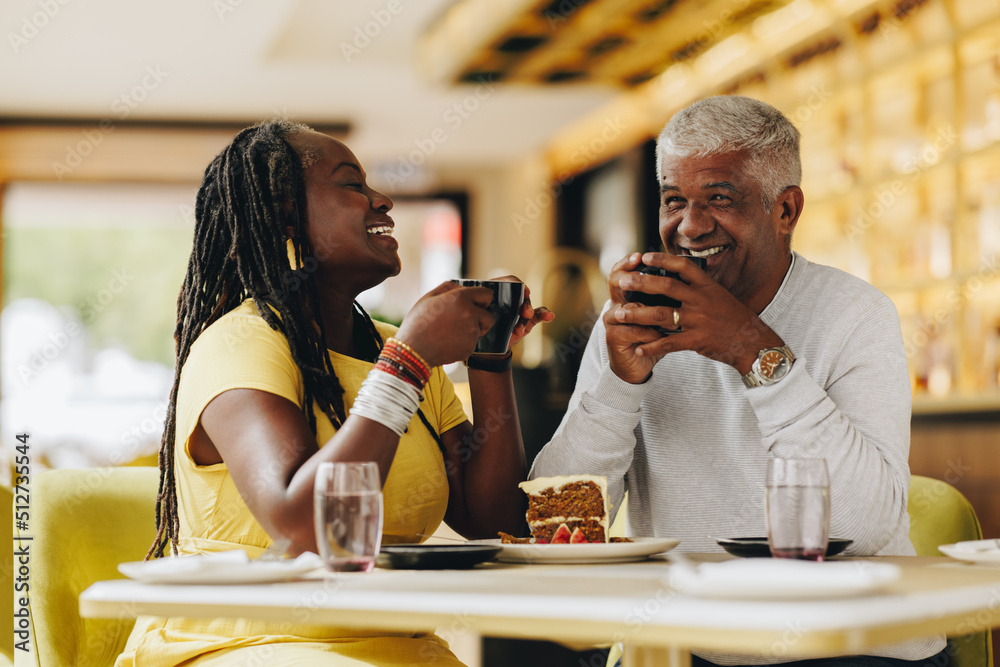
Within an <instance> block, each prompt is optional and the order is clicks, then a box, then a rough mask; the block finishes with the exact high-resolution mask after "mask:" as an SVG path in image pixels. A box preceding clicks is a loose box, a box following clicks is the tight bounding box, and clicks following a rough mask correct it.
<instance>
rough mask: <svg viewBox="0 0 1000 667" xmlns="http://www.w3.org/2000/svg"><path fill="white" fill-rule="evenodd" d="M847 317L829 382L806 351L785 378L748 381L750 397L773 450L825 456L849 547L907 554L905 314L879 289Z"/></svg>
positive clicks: (834, 512)
mask: <svg viewBox="0 0 1000 667" xmlns="http://www.w3.org/2000/svg"><path fill="white" fill-rule="evenodd" d="M840 322H843V323H846V324H845V326H843V332H844V333H843V335H842V336H840V338H839V340H838V339H837V338H836V337H834V338H833V339H831V340H830V342H829V344H830V345H831V346H833V347H832V349H831V350H830V351H829V352H830V353H832V354H833V356H834V359H835V361H834V363H833V365H832V367H831V370H830V374H829V377H828V378H826V380H825V381H824V384H825V386H821V384H820V383H818V382H817V381H816V380H815V379H814V378H812V377H811V376H810V375H809V373H808V372H807V370H806V369H807V360H806V359H797V360H796V363H795V364H794V365H793V366H792V369H791V371H790V372H789V374H788V376H787V377H786V378H785V379H784V380H783V381H782V382H779V383H778V384H775V385H771V386H764V387H756V388H754V389H749V390H747V392H746V395H747V399H748V401H749V402H750V405H751V406H752V407H753V410H754V412H755V413H756V415H757V418H758V422H759V425H760V432H761V439H762V445H763V446H764V447H765V449H767V450H768V451H769V452H770V453H771V454H772V455H774V456H777V457H787V458H823V459H826V462H827V466H828V468H829V472H830V506H831V517H830V531H831V532H830V534H831V535H838V536H839V535H847V536H850V537H851V539H852V540H854V544H853V545H852V546H851V550H850V553H857V554H879V553H882V552H886V553H890V552H891V553H899V552H898V551H897V550H898V549H899V548H901V547H902V548H906V545H908V540H907V535H908V533H909V517H908V515H907V513H906V501H907V491H908V488H909V480H910V470H909V463H908V458H909V449H910V408H911V393H910V383H909V375H908V372H907V366H906V356H905V353H904V348H903V341H902V335H901V333H900V327H899V318H898V315H897V314H896V310H895V307H894V306H893V305H892V303H891V302H890V301H889V299H888V298H887V297H885V296H883V295H881V294H879V295H877V296H876V297H874V298H871V299H866V300H863V301H862V302H860V303H857V304H855V306H854V307H853V308H852V309H851V310H849V311H848V312H845V313H843V314H842V316H841V318H840ZM834 330H836V327H834ZM793 351H794V350H793Z"/></svg>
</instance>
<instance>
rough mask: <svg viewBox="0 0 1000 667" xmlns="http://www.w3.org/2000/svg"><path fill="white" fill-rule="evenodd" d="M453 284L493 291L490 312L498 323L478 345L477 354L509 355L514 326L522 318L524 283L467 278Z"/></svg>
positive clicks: (495, 323)
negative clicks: (486, 288)
mask: <svg viewBox="0 0 1000 667" xmlns="http://www.w3.org/2000/svg"><path fill="white" fill-rule="evenodd" d="M452 282H454V283H457V284H459V285H461V286H462V287H488V288H489V289H490V290H492V291H493V300H492V301H490V312H491V313H493V316H494V317H495V318H496V321H495V322H494V323H493V326H492V327H491V328H490V330H489V331H487V332H486V333H485V334H484V335H483V336H482V337H480V339H479V342H478V343H476V354H496V355H503V354H507V348H508V347H509V346H510V337H511V334H513V333H514V326H515V325H516V324H517V321H518V319H519V318H520V317H521V304H522V303H524V283H516V282H507V281H505V280H472V279H466V278H461V279H457V280H453V281H452Z"/></svg>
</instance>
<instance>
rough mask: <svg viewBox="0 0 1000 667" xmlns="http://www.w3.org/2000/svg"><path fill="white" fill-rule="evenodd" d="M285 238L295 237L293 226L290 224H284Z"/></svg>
mask: <svg viewBox="0 0 1000 667" xmlns="http://www.w3.org/2000/svg"><path fill="white" fill-rule="evenodd" d="M285 238H286V239H294V238H295V228H294V227H292V226H291V225H285Z"/></svg>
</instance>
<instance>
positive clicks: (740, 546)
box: [716, 537, 854, 558]
mask: <svg viewBox="0 0 1000 667" xmlns="http://www.w3.org/2000/svg"><path fill="white" fill-rule="evenodd" d="M853 541H854V540H843V539H838V538H834V537H831V538H830V541H829V542H827V545H826V557H827V558H829V557H831V556H836V555H837V554H839V553H840V552H841V551H843V550H844V549H846V548H847V547H848V546H850V544H851V542H853ZM716 542H717V543H718V545H719V546H720V547H722V548H723V549H725V550H726V551H728V552H729V553H731V554H732V555H734V556H738V557H740V558H770V557H771V548H770V547H769V546H768V545H767V538H766V537H733V538H729V539H721V540H716Z"/></svg>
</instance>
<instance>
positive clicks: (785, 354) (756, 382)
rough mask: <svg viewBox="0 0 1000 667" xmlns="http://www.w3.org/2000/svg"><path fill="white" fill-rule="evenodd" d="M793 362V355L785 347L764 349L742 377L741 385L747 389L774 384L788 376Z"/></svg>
mask: <svg viewBox="0 0 1000 667" xmlns="http://www.w3.org/2000/svg"><path fill="white" fill-rule="evenodd" d="M794 362H795V355H794V354H792V351H791V350H790V349H788V346H787V345H782V346H781V347H766V348H764V349H763V350H761V351H760V353H759V354H758V355H757V359H756V360H755V361H754V362H753V366H751V367H750V372H749V373H747V374H746V375H744V376H743V384H744V385H746V387H747V388H748V389H753V388H754V387H761V386H764V385H768V384H774V383H775V382H778V381H779V380H781V378H783V377H785V376H786V375H788V371H790V370H791V369H792V364H793V363H794Z"/></svg>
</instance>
